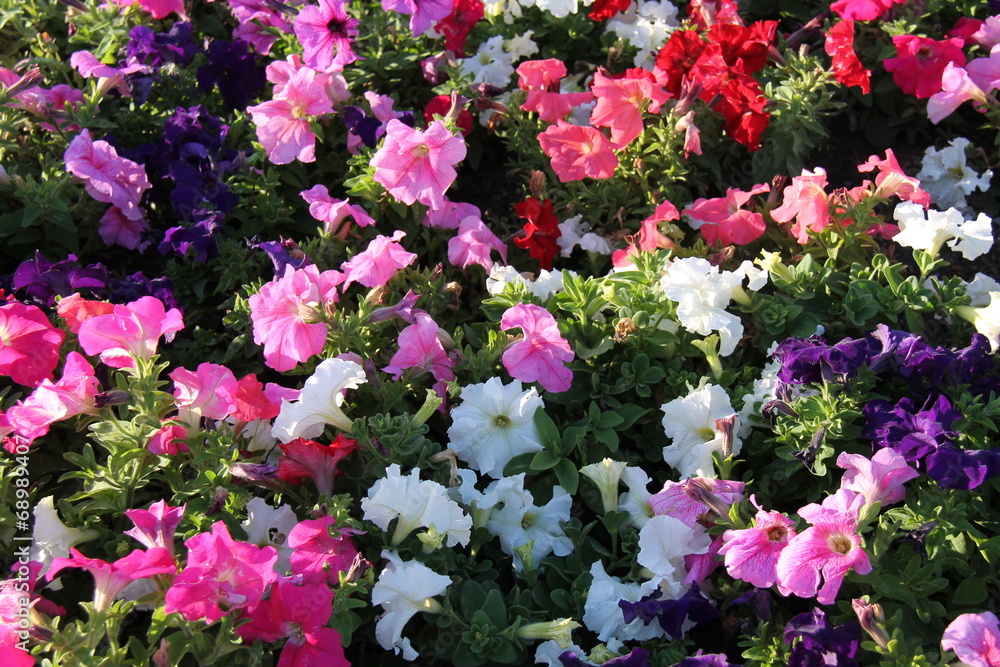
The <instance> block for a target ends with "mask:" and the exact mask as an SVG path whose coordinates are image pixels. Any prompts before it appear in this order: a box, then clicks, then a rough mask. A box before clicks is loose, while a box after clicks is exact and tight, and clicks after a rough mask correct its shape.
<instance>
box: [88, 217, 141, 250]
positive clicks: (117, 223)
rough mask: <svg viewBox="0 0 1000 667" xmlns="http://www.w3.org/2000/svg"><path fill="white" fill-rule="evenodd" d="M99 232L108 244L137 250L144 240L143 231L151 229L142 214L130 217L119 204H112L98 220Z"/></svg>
mask: <svg viewBox="0 0 1000 667" xmlns="http://www.w3.org/2000/svg"><path fill="white" fill-rule="evenodd" d="M97 224H98V228H97V233H98V234H100V236H101V240H102V241H104V243H105V244H106V245H120V246H122V247H125V248H128V249H129V250H135V249H136V248H138V247H139V242H140V241H141V240H142V233H143V232H145V231H147V230H148V229H149V223H147V222H146V218H144V217H142V216H141V215H140V216H139V217H138V218H135V219H130V218H129V217H128V216H126V215H125V214H124V213H122V210H121V209H120V208H118V207H117V206H112V207H111V208H109V209H108V210H107V212H106V213H105V214H104V215H103V216H101V219H100V220H98V221H97Z"/></svg>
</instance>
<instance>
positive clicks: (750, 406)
mask: <svg viewBox="0 0 1000 667" xmlns="http://www.w3.org/2000/svg"><path fill="white" fill-rule="evenodd" d="M780 370H781V362H780V361H778V360H773V361H769V362H768V363H767V364H765V365H764V368H763V369H761V371H760V377H759V378H758V379H756V380H754V381H753V391H752V392H751V393H749V394H744V395H743V407H742V408H741V409H740V411H739V418H740V429H739V433H738V434H737V435H739V437H740V438H745V437H747V436H748V435H750V431H751V429H752V428H753V427H754V426H762V425H763V424H762V422H761V421H760V418H759V417H760V409H761V407H762V406H763V405H764V403H766V402H768V401H772V400H774V399H775V398H777V394H776V392H777V390H778V371H780ZM755 416H756V417H757V419H756V420H754V419H752V417H755Z"/></svg>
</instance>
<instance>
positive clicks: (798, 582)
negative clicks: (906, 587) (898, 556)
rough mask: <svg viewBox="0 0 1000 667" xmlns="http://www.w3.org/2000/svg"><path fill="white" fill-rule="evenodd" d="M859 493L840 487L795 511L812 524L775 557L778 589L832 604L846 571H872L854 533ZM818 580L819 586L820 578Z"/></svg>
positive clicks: (856, 534)
mask: <svg viewBox="0 0 1000 667" xmlns="http://www.w3.org/2000/svg"><path fill="white" fill-rule="evenodd" d="M863 501H864V498H863V496H861V495H858V494H854V493H853V492H851V491H845V490H841V491H840V492H838V493H837V494H835V496H831V497H829V498H827V499H826V500H825V501H824V504H823V506H820V505H816V504H812V505H807V506H805V507H803V508H802V509H800V510H799V516H801V517H802V518H803V519H805V520H806V521H808V522H809V523H811V524H812V526H811V527H810V528H807V529H806V530H804V531H802V532H801V533H799V534H798V535H796V536H795V537H793V538H792V539H791V540H789V542H788V545H787V546H786V547H785V548H784V549H783V550H782V552H781V555H780V556H778V564H777V567H776V569H775V572H776V573H777V582H778V591H780V592H781V594H782V595H789V594H795V595H797V596H799V597H803V598H811V597H813V596H816V601H817V602H819V603H820V604H833V603H834V602H835V601H836V599H837V591H839V590H840V585H841V583H843V581H844V577H845V576H846V575H847V573H848V572H849V571H850V570H851V569H853V570H854V571H855V572H857V573H858V574H868V573H869V572H871V571H872V565H871V561H870V560H869V559H868V554H867V553H865V550H864V549H863V548H862V547H861V535H859V534H858V510H859V509H860V505H861V503H862V502H863ZM821 580H822V586H820V581H821Z"/></svg>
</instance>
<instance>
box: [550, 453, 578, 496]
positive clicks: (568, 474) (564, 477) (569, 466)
mask: <svg viewBox="0 0 1000 667" xmlns="http://www.w3.org/2000/svg"><path fill="white" fill-rule="evenodd" d="M555 473H556V478H558V480H559V485H560V486H561V487H562V488H564V489H566V491H567V492H568V493H569V494H570V495H572V494H574V493H576V490H577V488H579V486H580V471H579V470H577V468H576V466H575V465H573V462H572V461H570V460H569V459H562V460H560V461H559V463H558V465H556V467H555Z"/></svg>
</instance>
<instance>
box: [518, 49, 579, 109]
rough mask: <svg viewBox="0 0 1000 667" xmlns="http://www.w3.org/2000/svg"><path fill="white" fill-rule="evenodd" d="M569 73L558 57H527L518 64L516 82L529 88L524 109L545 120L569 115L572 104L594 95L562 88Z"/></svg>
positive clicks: (519, 85) (523, 88)
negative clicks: (535, 58) (568, 91)
mask: <svg viewBox="0 0 1000 667" xmlns="http://www.w3.org/2000/svg"><path fill="white" fill-rule="evenodd" d="M565 76H566V65H565V64H564V63H563V61H561V60H559V59H558V58H549V59H547V60H527V61H525V62H523V63H521V64H520V65H518V66H517V85H518V87H519V88H520V89H521V90H523V91H526V92H527V96H525V99H524V104H522V105H521V110H522V111H534V112H535V113H537V114H538V118H539V119H541V120H543V121H545V122H546V123H555V122H557V121H560V120H563V119H565V118H566V114H568V113H569V112H570V111H572V110H573V107H575V106H579V105H581V104H584V103H586V102H589V101H590V100H592V99H593V98H594V94H593V93H591V92H590V91H587V92H582V93H561V92H559V88H560V83H559V82H560V81H561V80H562V79H563V77H565Z"/></svg>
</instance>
